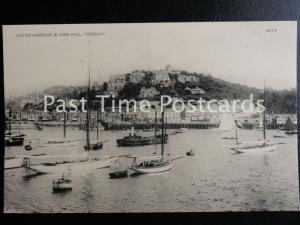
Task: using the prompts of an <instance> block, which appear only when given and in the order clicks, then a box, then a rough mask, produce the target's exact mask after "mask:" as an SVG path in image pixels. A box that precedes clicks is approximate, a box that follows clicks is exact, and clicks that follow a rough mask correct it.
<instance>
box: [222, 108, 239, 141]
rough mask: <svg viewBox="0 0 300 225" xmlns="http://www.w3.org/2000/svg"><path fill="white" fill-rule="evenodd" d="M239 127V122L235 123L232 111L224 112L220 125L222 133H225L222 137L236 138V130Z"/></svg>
mask: <svg viewBox="0 0 300 225" xmlns="http://www.w3.org/2000/svg"><path fill="white" fill-rule="evenodd" d="M236 129H237V124H236V123H235V121H234V119H233V116H232V113H224V114H222V116H221V122H220V125H219V130H220V131H221V132H222V134H225V136H224V137H222V139H227V140H228V139H229V140H234V139H236V137H235V136H234V135H233V133H234V131H235V130H236Z"/></svg>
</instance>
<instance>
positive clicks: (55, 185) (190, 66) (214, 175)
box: [3, 21, 299, 213]
mask: <svg viewBox="0 0 300 225" xmlns="http://www.w3.org/2000/svg"><path fill="white" fill-rule="evenodd" d="M3 51H4V52H3V55H4V92H5V115H6V118H5V164H4V169H5V171H4V211H5V213H87V212H91V213H102V212H105V213H107V212H109V213H116V212H227V211H296V210H298V207H299V179H298V148H297V137H298V134H297V100H296V99H297V98H296V96H297V82H296V80H297V68H296V67H297V61H296V53H297V22H293V21H286V22H280V21H277V22H205V23H204V22H194V23H138V24H134V23H130V24H72V25H62V24H60V25H7V26H3Z"/></svg>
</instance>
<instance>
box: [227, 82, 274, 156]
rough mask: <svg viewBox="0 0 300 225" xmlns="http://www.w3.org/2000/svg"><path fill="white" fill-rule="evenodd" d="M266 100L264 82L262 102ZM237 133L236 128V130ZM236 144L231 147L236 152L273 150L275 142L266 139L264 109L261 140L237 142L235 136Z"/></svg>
mask: <svg viewBox="0 0 300 225" xmlns="http://www.w3.org/2000/svg"><path fill="white" fill-rule="evenodd" d="M265 102H266V94H265V84H264V104H265ZM236 135H237V130H236ZM236 140H237V143H236V144H237V145H236V146H235V147H232V148H231V150H233V151H235V152H237V153H261V152H270V151H274V150H275V149H276V148H277V144H275V143H269V142H267V140H266V109H265V110H264V112H263V141H260V142H254V143H250V142H245V143H239V142H238V138H237V136H236Z"/></svg>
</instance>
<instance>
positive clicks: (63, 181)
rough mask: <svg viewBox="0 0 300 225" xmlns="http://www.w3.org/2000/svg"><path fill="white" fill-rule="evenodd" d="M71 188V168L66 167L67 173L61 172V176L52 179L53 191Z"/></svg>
mask: <svg viewBox="0 0 300 225" xmlns="http://www.w3.org/2000/svg"><path fill="white" fill-rule="evenodd" d="M67 190H72V179H71V168H70V167H68V171H67V174H66V175H65V174H64V173H63V175H62V177H61V178H59V179H57V180H53V192H60V191H67Z"/></svg>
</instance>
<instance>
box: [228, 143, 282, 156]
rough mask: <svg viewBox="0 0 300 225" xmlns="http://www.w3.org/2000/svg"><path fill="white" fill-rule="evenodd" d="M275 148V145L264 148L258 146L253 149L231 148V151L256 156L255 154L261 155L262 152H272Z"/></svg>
mask: <svg viewBox="0 0 300 225" xmlns="http://www.w3.org/2000/svg"><path fill="white" fill-rule="evenodd" d="M276 148H277V145H276V144H270V145H266V146H260V147H253V148H247V147H239V146H236V147H232V148H231V150H233V151H235V152H237V153H251V154H257V153H263V152H272V151H274V150H275V149H276Z"/></svg>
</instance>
